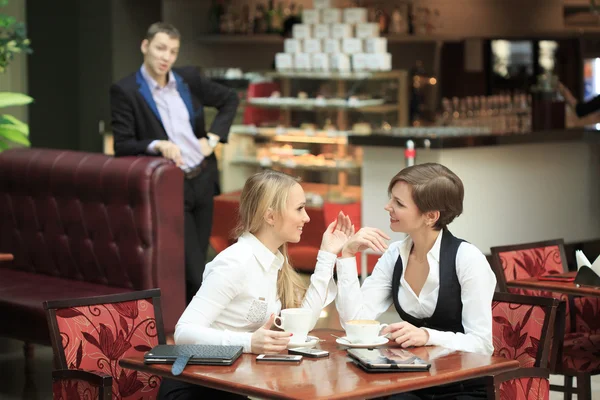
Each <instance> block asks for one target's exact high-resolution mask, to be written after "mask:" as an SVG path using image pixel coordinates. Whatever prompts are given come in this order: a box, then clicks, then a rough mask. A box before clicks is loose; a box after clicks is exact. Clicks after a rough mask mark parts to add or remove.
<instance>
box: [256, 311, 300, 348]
mask: <svg viewBox="0 0 600 400" xmlns="http://www.w3.org/2000/svg"><path fill="white" fill-rule="evenodd" d="M274 320H275V314H271V316H270V317H269V320H268V321H267V322H266V323H265V324H264V325H263V326H261V327H260V328H258V330H256V331H255V332H254V333H253V334H252V338H251V339H250V347H251V351H252V353H254V354H275V353H279V352H282V351H284V350H286V349H287V345H288V343H289V342H290V338H291V336H292V334H291V333H289V332H279V331H272V330H271V326H273V321H274Z"/></svg>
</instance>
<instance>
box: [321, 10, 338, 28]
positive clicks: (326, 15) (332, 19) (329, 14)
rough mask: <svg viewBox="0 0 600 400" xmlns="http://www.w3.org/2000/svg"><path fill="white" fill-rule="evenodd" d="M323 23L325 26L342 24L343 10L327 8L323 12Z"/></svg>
mask: <svg viewBox="0 0 600 400" xmlns="http://www.w3.org/2000/svg"><path fill="white" fill-rule="evenodd" d="M321 21H322V22H323V23H324V24H341V23H342V10H341V9H339V8H325V9H323V10H321Z"/></svg>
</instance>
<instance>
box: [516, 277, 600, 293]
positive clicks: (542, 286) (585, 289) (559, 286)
mask: <svg viewBox="0 0 600 400" xmlns="http://www.w3.org/2000/svg"><path fill="white" fill-rule="evenodd" d="M561 275H564V276H572V277H575V275H577V273H576V272H574V271H573V272H569V273H566V274H561ZM506 285H507V286H508V287H511V288H522V289H537V290H547V291H550V292H557V293H566V294H572V295H575V296H598V297H600V287H594V286H578V285H577V284H576V283H575V282H556V281H543V280H542V281H541V280H539V279H538V278H527V279H517V280H514V281H509V282H506Z"/></svg>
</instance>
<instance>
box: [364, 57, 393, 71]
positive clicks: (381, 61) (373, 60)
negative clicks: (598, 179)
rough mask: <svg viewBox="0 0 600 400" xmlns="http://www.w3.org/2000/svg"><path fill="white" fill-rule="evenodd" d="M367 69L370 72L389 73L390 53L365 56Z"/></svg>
mask: <svg viewBox="0 0 600 400" xmlns="http://www.w3.org/2000/svg"><path fill="white" fill-rule="evenodd" d="M367 68H368V69H369V70H371V71H391V70H392V55H391V54H390V53H376V54H367Z"/></svg>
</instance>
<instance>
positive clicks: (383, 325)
mask: <svg viewBox="0 0 600 400" xmlns="http://www.w3.org/2000/svg"><path fill="white" fill-rule="evenodd" d="M386 326H388V324H381V325H379V333H380V335H379V337H384V338H388V339H389V333H387V334H385V335H381V331H382V330H383V328H385V327H386Z"/></svg>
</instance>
